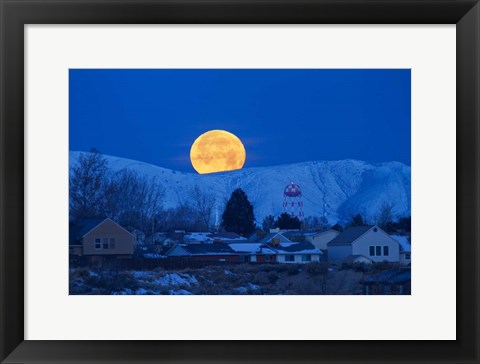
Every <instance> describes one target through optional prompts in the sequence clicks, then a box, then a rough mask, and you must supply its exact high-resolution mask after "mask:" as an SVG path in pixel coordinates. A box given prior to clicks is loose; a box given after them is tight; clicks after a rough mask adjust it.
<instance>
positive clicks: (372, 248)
mask: <svg viewBox="0 0 480 364" xmlns="http://www.w3.org/2000/svg"><path fill="white" fill-rule="evenodd" d="M374 255H375V247H374V246H370V256H371V257H373V256H374Z"/></svg>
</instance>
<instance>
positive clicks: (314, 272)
mask: <svg viewBox="0 0 480 364" xmlns="http://www.w3.org/2000/svg"><path fill="white" fill-rule="evenodd" d="M305 271H306V272H307V273H308V274H310V275H311V276H318V275H322V274H326V273H328V264H327V263H325V262H314V263H308V264H305Z"/></svg>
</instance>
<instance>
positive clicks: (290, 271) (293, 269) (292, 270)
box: [285, 264, 301, 276]
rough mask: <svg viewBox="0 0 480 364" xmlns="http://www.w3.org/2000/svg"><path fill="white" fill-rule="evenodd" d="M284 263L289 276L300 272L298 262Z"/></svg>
mask: <svg viewBox="0 0 480 364" xmlns="http://www.w3.org/2000/svg"><path fill="white" fill-rule="evenodd" d="M285 265H288V268H287V274H288V275H289V276H294V275H297V274H298V273H300V272H301V269H300V267H299V266H298V264H285Z"/></svg>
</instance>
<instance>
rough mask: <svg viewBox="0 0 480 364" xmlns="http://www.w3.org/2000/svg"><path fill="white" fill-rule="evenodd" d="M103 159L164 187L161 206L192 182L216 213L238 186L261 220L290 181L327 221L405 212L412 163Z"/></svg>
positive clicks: (180, 197)
mask: <svg viewBox="0 0 480 364" xmlns="http://www.w3.org/2000/svg"><path fill="white" fill-rule="evenodd" d="M80 153H82V152H70V166H72V165H74V164H76V163H77V160H78V157H79V155H80ZM105 158H106V159H107V161H108V166H109V168H111V169H112V170H113V171H120V170H122V169H131V170H133V171H135V172H136V173H138V174H139V175H142V176H146V177H148V178H152V179H154V180H155V182H156V183H157V184H158V185H159V186H162V187H163V188H165V192H166V195H165V201H164V207H165V208H172V207H176V206H178V205H179V203H180V202H181V201H188V198H189V191H190V190H191V189H192V188H193V187H194V186H195V185H197V186H199V187H200V189H201V190H203V191H205V192H209V193H212V192H213V193H215V196H216V200H217V207H216V208H217V210H218V211H219V214H220V215H221V212H222V211H223V207H224V203H225V201H226V200H227V199H228V198H229V196H230V194H231V193H232V192H233V191H234V190H235V189H236V188H242V189H243V190H244V191H245V192H246V194H247V196H248V198H249V200H250V201H251V202H252V204H253V206H254V212H255V218H256V220H257V222H259V223H260V222H261V221H262V219H263V218H264V217H265V216H267V215H270V214H272V215H275V216H278V215H280V214H281V213H282V212H283V206H282V203H283V190H284V188H285V186H286V185H287V184H289V183H290V182H292V181H294V182H295V183H296V184H298V185H299V186H300V187H301V189H302V193H303V204H304V206H303V210H304V214H305V216H318V217H321V216H325V217H326V218H327V219H328V221H329V222H330V223H331V224H334V223H336V222H337V221H345V220H349V219H350V218H351V216H353V215H354V214H357V213H361V214H362V215H363V216H364V217H366V218H367V220H372V219H374V218H375V216H376V215H377V214H378V211H379V209H380V208H381V206H382V205H383V204H385V203H387V204H391V205H393V214H394V215H395V216H409V215H410V209H411V187H410V186H411V168H410V167H409V166H406V165H404V164H402V163H399V162H388V163H379V164H372V163H368V162H364V161H358V160H351V159H347V160H340V161H313V162H303V163H297V164H290V165H280V166H272V167H256V168H245V169H241V170H238V171H231V172H224V173H214V174H209V175H199V174H194V173H184V172H178V171H173V170H170V169H166V168H162V167H158V166H155V165H152V164H148V163H143V162H139V161H134V160H130V159H125V158H118V157H113V156H107V155H106V156H105Z"/></svg>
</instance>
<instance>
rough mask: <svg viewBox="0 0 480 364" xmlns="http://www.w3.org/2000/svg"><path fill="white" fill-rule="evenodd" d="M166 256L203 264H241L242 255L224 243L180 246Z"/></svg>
mask: <svg viewBox="0 0 480 364" xmlns="http://www.w3.org/2000/svg"><path fill="white" fill-rule="evenodd" d="M165 256H167V257H169V258H188V259H190V260H192V261H203V262H232V263H235V262H240V254H239V253H237V252H235V251H234V250H233V249H232V248H230V246H229V245H228V244H224V243H208V244H178V245H175V246H174V247H173V248H171V249H170V250H169V251H167V252H166V253H165Z"/></svg>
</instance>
